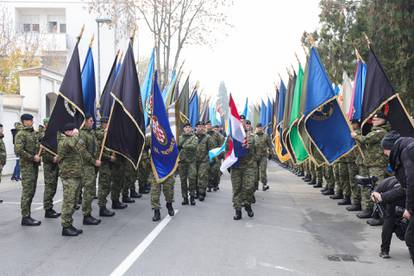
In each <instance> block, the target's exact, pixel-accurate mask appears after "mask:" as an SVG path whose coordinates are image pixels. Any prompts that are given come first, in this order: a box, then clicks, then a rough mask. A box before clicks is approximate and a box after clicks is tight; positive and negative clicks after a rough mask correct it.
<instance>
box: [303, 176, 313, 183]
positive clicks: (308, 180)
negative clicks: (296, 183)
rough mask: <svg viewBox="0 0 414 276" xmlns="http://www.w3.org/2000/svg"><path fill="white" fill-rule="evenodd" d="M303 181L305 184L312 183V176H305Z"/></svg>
mask: <svg viewBox="0 0 414 276" xmlns="http://www.w3.org/2000/svg"><path fill="white" fill-rule="evenodd" d="M302 179H303V181H305V182H310V181H312V178H311V176H310V175H309V174H307V175H305V177H304V178H302Z"/></svg>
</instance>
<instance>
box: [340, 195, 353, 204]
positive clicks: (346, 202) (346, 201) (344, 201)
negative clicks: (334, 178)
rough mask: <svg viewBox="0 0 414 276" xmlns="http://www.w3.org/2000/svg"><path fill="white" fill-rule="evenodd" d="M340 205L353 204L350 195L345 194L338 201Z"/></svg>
mask: <svg viewBox="0 0 414 276" xmlns="http://www.w3.org/2000/svg"><path fill="white" fill-rule="evenodd" d="M338 205H351V198H350V197H349V196H344V198H343V199H342V200H341V201H339V202H338Z"/></svg>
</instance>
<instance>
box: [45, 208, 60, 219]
mask: <svg viewBox="0 0 414 276" xmlns="http://www.w3.org/2000/svg"><path fill="white" fill-rule="evenodd" d="M58 217H60V213H57V212H56V211H55V210H53V208H50V209H46V210H45V218H58Z"/></svg>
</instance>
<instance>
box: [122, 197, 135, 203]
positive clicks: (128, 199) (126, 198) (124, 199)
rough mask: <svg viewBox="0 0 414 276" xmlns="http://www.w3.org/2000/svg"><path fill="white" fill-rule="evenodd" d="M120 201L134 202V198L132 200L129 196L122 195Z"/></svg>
mask: <svg viewBox="0 0 414 276" xmlns="http://www.w3.org/2000/svg"><path fill="white" fill-rule="evenodd" d="M122 202H123V203H135V200H133V199H132V198H130V197H129V196H123V197H122Z"/></svg>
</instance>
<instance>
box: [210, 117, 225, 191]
mask: <svg viewBox="0 0 414 276" xmlns="http://www.w3.org/2000/svg"><path fill="white" fill-rule="evenodd" d="M213 130H214V132H215V133H216V135H217V137H219V138H218V141H220V143H219V145H220V147H221V146H222V145H223V143H224V140H225V139H226V138H225V137H224V135H223V134H222V133H221V132H220V126H219V125H215V126H213ZM223 159H224V153H222V154H220V155H219V156H218V160H217V162H216V164H215V165H216V179H215V180H214V187H213V191H218V190H220V187H219V185H220V178H221V176H222V174H223V173H222V172H221V170H220V167H221V160H223Z"/></svg>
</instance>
